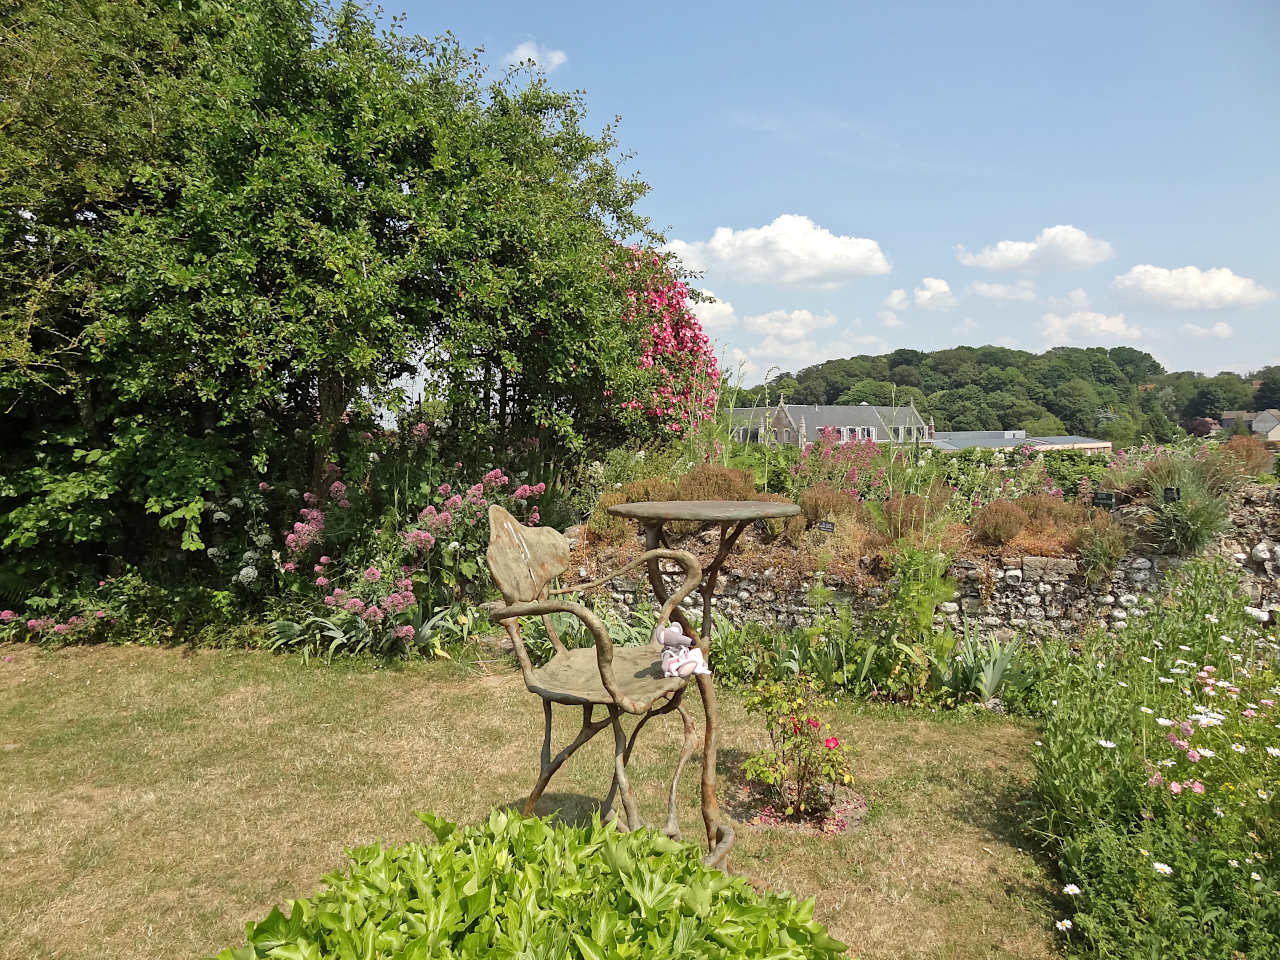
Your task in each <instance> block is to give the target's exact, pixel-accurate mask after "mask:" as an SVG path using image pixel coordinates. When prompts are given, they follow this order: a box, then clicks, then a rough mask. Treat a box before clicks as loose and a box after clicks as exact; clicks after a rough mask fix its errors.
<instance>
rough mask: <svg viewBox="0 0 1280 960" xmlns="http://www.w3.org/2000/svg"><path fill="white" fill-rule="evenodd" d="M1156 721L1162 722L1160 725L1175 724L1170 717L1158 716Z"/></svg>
mask: <svg viewBox="0 0 1280 960" xmlns="http://www.w3.org/2000/svg"><path fill="white" fill-rule="evenodd" d="M1156 723H1158V724H1160V726H1162V727H1172V726H1173V721H1172V720H1170V719H1169V718H1168V717H1156Z"/></svg>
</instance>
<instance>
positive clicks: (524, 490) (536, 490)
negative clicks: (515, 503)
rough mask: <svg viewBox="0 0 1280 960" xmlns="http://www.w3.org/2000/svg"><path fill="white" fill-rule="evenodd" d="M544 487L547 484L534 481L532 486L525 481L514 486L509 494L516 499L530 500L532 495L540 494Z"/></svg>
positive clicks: (538, 495)
mask: <svg viewBox="0 0 1280 960" xmlns="http://www.w3.org/2000/svg"><path fill="white" fill-rule="evenodd" d="M546 489H547V485H546V484H545V483H535V484H534V485H533V486H532V487H531V486H529V484H527V483H522V484H520V486H518V487H516V489H515V492H514V493H513V494H511V496H512V497H513V498H515V499H516V500H532V499H533V498H534V497H540V496H542V494H543V493H545V492H546Z"/></svg>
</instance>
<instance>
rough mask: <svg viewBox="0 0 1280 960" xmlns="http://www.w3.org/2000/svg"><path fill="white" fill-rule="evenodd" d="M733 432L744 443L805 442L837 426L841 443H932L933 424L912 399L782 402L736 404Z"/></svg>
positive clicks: (815, 438) (814, 439)
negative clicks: (892, 403)
mask: <svg viewBox="0 0 1280 960" xmlns="http://www.w3.org/2000/svg"><path fill="white" fill-rule="evenodd" d="M731 422H732V425H733V431H734V436H735V437H736V438H737V439H739V440H742V441H744V442H752V443H773V444H780V445H784V446H796V447H803V446H805V445H806V444H810V443H816V442H817V441H818V438H819V436H820V434H821V433H822V431H823V430H825V429H831V430H833V431H835V435H836V438H837V439H838V440H840V441H841V442H846V441H849V440H871V441H873V442H875V443H919V444H921V445H922V446H931V445H932V444H933V424H932V423H931V422H930V423H926V422H925V420H924V418H923V417H921V416H920V413H919V411H918V410H916V408H915V405H914V404H907V406H905V407H875V406H872V405H871V404H868V403H860V404H856V405H827V406H818V405H806V404H796V403H780V404H778V405H777V406H776V407H773V408H768V407H735V408H734V409H733V412H732V420H731Z"/></svg>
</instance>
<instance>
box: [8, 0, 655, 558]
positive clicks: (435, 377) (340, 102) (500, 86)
mask: <svg viewBox="0 0 1280 960" xmlns="http://www.w3.org/2000/svg"><path fill="white" fill-rule="evenodd" d="M4 41H5V42H4V43H0V68H2V70H3V73H2V74H0V83H3V89H2V90H0V167H3V169H5V170H6V172H7V173H10V172H11V173H12V175H11V176H9V177H7V178H5V180H4V183H3V186H0V241H2V242H3V245H4V253H5V256H4V257H0V349H3V351H4V360H5V363H4V364H3V365H0V371H3V372H0V407H2V408H3V409H4V410H5V411H6V416H7V424H6V425H7V427H8V428H9V429H8V430H6V432H5V436H4V438H3V439H2V440H0V543H3V544H4V549H5V550H7V551H10V555H11V556H12V555H13V553H12V551H16V550H22V549H26V550H34V549H36V548H39V549H42V550H47V548H48V546H49V544H50V543H56V542H59V541H61V542H66V543H77V542H83V541H97V542H99V543H103V542H113V541H114V542H117V543H121V544H124V543H128V544H130V545H139V544H143V543H145V542H147V541H148V539H149V537H148V532H149V531H150V532H152V533H153V534H154V533H155V532H157V521H158V527H159V530H160V531H163V530H164V529H169V530H172V531H173V532H172V534H170V535H164V534H163V533H161V539H169V538H171V542H172V545H173V546H175V547H176V546H178V545H179V539H178V534H179V533H181V534H182V536H181V541H182V545H184V546H186V547H188V548H196V547H198V546H199V545H200V539H199V537H200V534H199V523H200V518H201V508H202V506H203V504H204V502H205V499H206V497H207V496H208V495H209V493H210V492H211V491H215V490H218V489H220V488H223V487H225V486H226V485H227V484H228V483H229V482H231V478H232V476H233V474H241V475H243V474H244V473H245V472H246V471H247V470H248V468H249V464H253V465H254V467H255V468H256V469H257V470H259V471H266V470H268V469H270V470H271V471H272V472H273V474H276V475H279V474H280V472H282V471H289V470H293V471H295V475H297V473H298V472H299V471H303V468H304V467H308V466H309V469H310V472H311V476H312V478H317V477H318V476H319V471H320V468H321V467H322V465H323V463H324V461H325V459H326V458H327V457H328V455H329V452H330V450H331V449H332V448H333V445H334V443H335V442H337V439H338V437H337V435H338V434H339V433H340V431H341V429H342V424H343V422H344V421H345V420H346V418H347V411H348V410H349V409H350V408H351V407H353V406H363V407H368V406H369V405H370V404H375V403H383V404H388V405H392V406H394V405H395V404H396V403H397V402H398V400H399V397H400V393H401V389H402V386H403V384H404V383H405V377H406V375H407V374H409V373H410V372H412V371H419V372H420V373H421V374H422V376H421V377H420V382H423V383H425V388H424V389H425V391H426V392H427V393H428V394H429V395H430V396H431V397H432V398H434V399H437V400H439V401H441V405H442V407H443V409H445V410H447V411H448V414H449V416H448V421H449V424H448V430H449V433H448V434H447V438H449V439H451V440H452V441H453V442H456V443H457V444H458V445H459V446H466V445H467V444H470V445H472V446H473V447H474V446H484V447H486V448H487V449H489V450H491V451H492V450H496V449H498V448H500V447H501V446H502V445H503V444H504V443H505V442H507V441H509V440H511V439H512V438H514V437H519V436H530V435H539V434H541V435H542V436H545V437H558V438H560V439H561V440H563V441H565V442H567V443H568V444H570V445H574V444H580V443H582V442H583V440H584V438H588V437H590V436H593V435H594V436H598V437H601V438H607V437H609V436H611V435H616V434H617V432H618V431H619V430H620V429H621V427H620V424H622V423H623V422H624V421H625V420H626V418H627V414H626V413H625V411H623V409H622V406H621V405H622V403H623V402H624V401H625V400H627V399H628V398H629V397H635V396H644V395H646V392H647V391H649V390H650V389H652V388H654V387H655V386H656V385H658V384H659V383H660V380H661V374H660V371H659V370H657V369H653V370H647V369H637V367H638V364H637V361H638V359H639V358H640V356H641V355H642V353H644V352H645V351H646V349H650V348H651V347H652V338H653V336H654V334H653V330H654V329H655V327H653V326H646V324H645V323H643V322H637V321H635V320H632V321H629V320H627V319H626V317H627V316H628V308H629V307H630V305H631V301H630V300H629V299H628V296H627V294H628V290H629V289H635V288H638V289H640V290H642V291H643V290H646V289H648V288H649V287H650V286H651V283H650V277H648V276H647V275H645V271H648V272H650V273H652V274H654V275H661V276H662V277H664V278H669V277H670V276H671V269H672V267H673V265H672V264H669V263H663V262H657V261H655V262H650V260H653V259H654V258H651V257H649V256H648V255H645V257H644V258H643V260H644V270H640V271H638V270H637V268H636V267H635V266H634V265H633V266H628V264H631V263H632V262H633V261H634V260H636V258H637V252H636V250H633V249H631V248H630V247H628V246H626V245H624V244H625V243H627V242H629V241H633V240H636V239H638V240H640V241H641V243H645V242H650V241H655V240H656V239H658V238H656V237H653V236H652V235H650V234H649V233H648V232H647V227H646V223H645V221H644V220H643V218H641V217H640V216H639V215H638V214H637V213H636V212H635V209H634V208H635V203H636V201H637V200H638V199H639V198H640V197H641V196H642V195H643V193H644V191H645V189H646V188H645V186H644V184H643V183H641V182H640V181H638V180H636V179H634V178H631V177H628V176H625V175H623V174H622V173H621V172H620V171H619V169H618V167H617V166H616V162H615V157H616V153H617V151H616V142H615V140H614V137H613V134H612V132H611V131H610V130H608V129H606V130H605V131H603V133H600V134H595V135H593V134H590V133H588V132H586V131H585V130H584V129H583V128H582V118H583V114H584V106H583V103H582V100H581V97H580V96H579V95H575V94H565V93H559V92H556V91H553V90H551V89H550V88H549V87H548V86H547V84H546V83H545V81H544V80H543V79H542V78H540V77H538V76H536V75H534V76H531V75H529V74H528V72H527V71H516V72H514V73H511V74H508V75H506V76H504V77H503V78H501V79H500V80H498V81H496V82H488V81H486V80H485V78H484V76H483V73H482V71H481V69H480V68H479V66H478V63H477V61H476V60H475V58H474V56H473V55H471V54H468V53H467V52H466V51H464V50H462V49H461V48H460V47H459V46H458V45H457V44H456V43H455V42H454V41H453V40H452V39H449V38H445V39H442V40H438V41H427V40H423V39H421V38H417V37H412V36H407V35H405V34H404V33H403V32H402V31H401V30H400V29H399V28H398V24H396V23H394V22H393V23H392V24H391V25H390V29H383V28H382V25H381V24H380V23H379V22H377V21H376V20H375V19H373V18H372V17H371V16H370V15H368V14H366V13H365V12H363V11H362V10H361V9H360V8H359V7H357V6H356V5H354V4H345V5H343V6H341V7H339V8H337V9H336V10H332V11H326V10H320V9H317V8H315V7H313V6H312V5H311V4H310V3H308V2H306V0H245V2H236V3H234V4H233V3H230V2H229V0H227V2H223V0H199V2H196V3H190V2H185V0H123V2H106V0H70V2H69V4H63V3H61V2H57V3H55V2H54V0H25V2H20V3H19V4H18V5H17V6H16V7H15V8H11V11H10V12H9V13H7V14H6V16H5V20H4ZM675 269H676V271H677V274H678V266H676V267H675ZM611 388H614V389H611ZM632 419H634V417H633V418H632ZM632 426H635V424H632ZM247 479H248V477H245V476H241V482H243V481H244V480H247ZM304 479H305V477H304ZM148 518H150V519H148ZM126 530H128V531H131V533H132V536H131V537H130V538H125V537H124V536H123V533H124V531H126Z"/></svg>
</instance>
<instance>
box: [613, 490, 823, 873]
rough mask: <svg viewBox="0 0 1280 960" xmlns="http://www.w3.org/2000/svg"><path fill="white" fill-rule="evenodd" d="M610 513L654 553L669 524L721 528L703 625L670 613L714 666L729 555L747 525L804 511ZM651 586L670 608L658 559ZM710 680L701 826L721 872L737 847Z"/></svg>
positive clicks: (620, 509)
mask: <svg viewBox="0 0 1280 960" xmlns="http://www.w3.org/2000/svg"><path fill="white" fill-rule="evenodd" d="M608 509H609V513H611V514H613V515H614V516H615V517H626V518H627V519H629V520H638V521H640V523H641V524H643V525H644V535H645V547H646V549H649V550H656V549H658V548H659V547H661V546H663V545H665V544H666V537H665V536H664V535H663V532H662V527H663V525H664V524H666V523H668V522H671V521H692V522H695V523H714V524H718V525H719V527H720V546H719V548H718V549H717V550H716V555H715V557H714V558H713V559H712V561H711V563H710V564H709V565H708V566H707V568H706V569H705V570H704V571H703V576H702V587H701V592H702V624H701V629H699V630H695V629H694V627H693V624H692V623H690V622H689V619H688V617H687V616H686V615H685V613H684V611H683V610H681V609H680V608H679V607H678V606H677V607H676V608H675V610H674V611H673V612H672V615H671V617H672V619H673V620H676V621H678V622H679V623H680V625H681V626H682V627H683V628H684V631H685V633H686V634H688V635H689V636H691V637H694V638H695V639H696V640H697V641H698V647H699V648H700V649H701V650H702V656H703V657H704V658H705V659H706V661H707V663H710V662H711V597H712V595H713V594H714V593H715V590H716V581H717V580H718V579H719V577H720V568H721V567H722V566H723V565H724V561H725V559H726V558H727V557H728V556H729V551H730V550H732V549H733V545H734V544H735V543H737V541H738V537H739V536H741V535H742V531H743V530H745V529H746V528H747V526H748V524H751V523H754V522H755V521H757V520H772V519H780V518H783V517H794V516H796V515H797V514H798V513H799V512H800V508H799V507H798V506H796V505H795V504H794V503H786V502H782V501H772V500H654V501H648V502H643V503H622V504H618V505H617V506H614V507H609V508H608ZM648 571H649V585H650V586H651V587H652V588H653V593H654V596H656V597H657V599H658V603H659V604H663V603H666V601H667V598H668V597H669V596H670V592H669V591H668V590H667V588H666V584H665V583H663V580H662V571H661V570H660V569H659V567H658V561H657V560H651V561H650V562H649V564H648ZM711 679H712V678H711V677H709V676H705V675H702V674H699V675H698V692H699V693H700V694H701V695H702V706H703V711H704V713H705V715H706V731H705V732H704V734H703V750H702V821H703V823H704V824H705V825H706V828H707V844H708V846H709V848H710V850H711V852H710V853H709V854H708V855H707V862H708V863H710V864H711V865H714V866H718V867H720V868H721V869H723V868H724V867H725V865H726V860H727V858H728V856H729V849H730V848H731V847H732V846H733V826H732V825H731V824H730V823H729V822H727V821H724V820H722V818H721V816H720V801H719V798H718V797H717V795H716V740H717V735H718V730H717V723H716V717H717V711H716V693H715V687H714V686H712V683H711Z"/></svg>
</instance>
